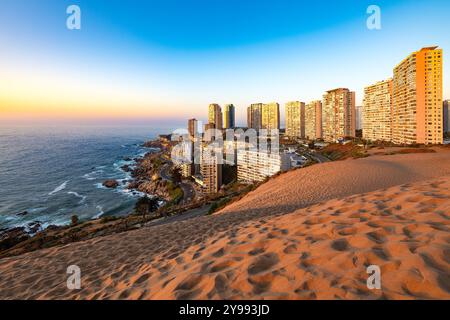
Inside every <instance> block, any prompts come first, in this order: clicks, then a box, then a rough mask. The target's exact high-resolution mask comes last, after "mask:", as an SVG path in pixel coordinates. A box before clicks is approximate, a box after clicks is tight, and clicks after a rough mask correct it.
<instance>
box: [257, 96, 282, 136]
mask: <svg viewBox="0 0 450 320" xmlns="http://www.w3.org/2000/svg"><path fill="white" fill-rule="evenodd" d="M261 118H262V121H261V127H262V129H266V130H267V132H268V133H270V132H271V131H272V130H280V105H279V104H278V103H276V102H273V103H268V104H263V106H262V114H261Z"/></svg>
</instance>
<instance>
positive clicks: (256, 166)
mask: <svg viewBox="0 0 450 320" xmlns="http://www.w3.org/2000/svg"><path fill="white" fill-rule="evenodd" d="M290 167H291V157H290V154H288V153H269V152H267V151H258V150H239V151H238V154H237V177H238V181H240V182H244V183H251V182H261V181H264V180H265V179H266V178H268V177H271V176H273V175H275V174H277V173H278V172H283V171H287V170H289V169H290Z"/></svg>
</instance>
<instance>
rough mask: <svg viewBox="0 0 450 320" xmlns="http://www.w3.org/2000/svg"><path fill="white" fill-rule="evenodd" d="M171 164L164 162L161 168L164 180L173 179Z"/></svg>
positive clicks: (161, 175) (160, 171) (160, 173)
mask: <svg viewBox="0 0 450 320" xmlns="http://www.w3.org/2000/svg"><path fill="white" fill-rule="evenodd" d="M169 169H170V167H169V165H168V164H164V165H163V166H162V167H161V169H160V170H159V176H160V177H161V178H162V179H163V180H164V181H172V177H171V175H170V173H169Z"/></svg>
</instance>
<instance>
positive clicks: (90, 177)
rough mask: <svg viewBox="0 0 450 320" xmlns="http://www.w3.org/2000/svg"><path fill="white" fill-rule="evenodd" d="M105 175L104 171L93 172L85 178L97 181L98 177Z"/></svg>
mask: <svg viewBox="0 0 450 320" xmlns="http://www.w3.org/2000/svg"><path fill="white" fill-rule="evenodd" d="M100 173H103V170H96V171H92V172H90V173H86V174H85V175H84V176H83V178H84V179H86V180H95V179H97V178H98V177H97V175H98V174H100Z"/></svg>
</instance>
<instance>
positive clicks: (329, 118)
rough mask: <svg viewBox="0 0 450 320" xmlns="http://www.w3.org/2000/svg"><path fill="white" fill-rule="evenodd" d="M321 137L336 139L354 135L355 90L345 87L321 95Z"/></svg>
mask: <svg viewBox="0 0 450 320" xmlns="http://www.w3.org/2000/svg"><path fill="white" fill-rule="evenodd" d="M322 107H323V118H322V123H323V128H322V129H323V138H324V139H325V141H330V142H333V141H336V140H337V139H339V138H344V137H354V136H355V126H356V116H355V113H356V111H355V92H352V91H350V90H348V89H346V88H339V89H334V90H330V91H327V93H326V94H325V95H324V96H323V106H322Z"/></svg>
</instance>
